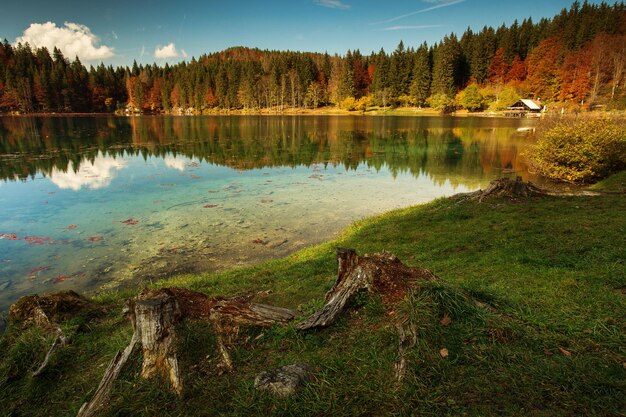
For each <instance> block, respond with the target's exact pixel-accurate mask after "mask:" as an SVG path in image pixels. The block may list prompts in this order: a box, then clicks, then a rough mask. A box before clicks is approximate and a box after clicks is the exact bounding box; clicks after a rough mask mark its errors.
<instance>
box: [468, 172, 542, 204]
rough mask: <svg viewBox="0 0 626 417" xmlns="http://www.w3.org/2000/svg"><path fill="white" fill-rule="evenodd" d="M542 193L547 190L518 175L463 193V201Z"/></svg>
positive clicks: (480, 200) (519, 196)
mask: <svg viewBox="0 0 626 417" xmlns="http://www.w3.org/2000/svg"><path fill="white" fill-rule="evenodd" d="M542 194H546V192H545V191H544V190H542V189H541V188H539V187H537V186H536V185H535V184H533V183H532V182H530V181H528V182H524V181H522V177H517V178H516V179H515V180H511V179H510V178H498V179H496V180H493V181H491V182H490V183H489V186H488V187H487V188H485V189H484V190H478V191H474V192H472V193H466V194H463V195H462V196H463V197H464V198H463V200H462V201H465V200H478V202H479V203H481V202H482V201H483V200H484V199H485V198H487V197H509V198H514V199H517V198H527V197H530V196H532V195H542Z"/></svg>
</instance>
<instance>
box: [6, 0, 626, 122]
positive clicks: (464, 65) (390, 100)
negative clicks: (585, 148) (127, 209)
mask: <svg viewBox="0 0 626 417" xmlns="http://www.w3.org/2000/svg"><path fill="white" fill-rule="evenodd" d="M625 67H626V7H625V5H624V2H620V3H615V4H613V5H610V4H607V3H601V4H589V3H587V2H584V3H583V4H580V3H579V2H578V1H576V2H574V3H573V5H572V6H571V7H570V8H569V9H563V10H562V11H561V13H560V14H558V15H557V16H554V17H553V18H552V19H547V18H544V19H541V20H540V21H538V22H533V21H532V19H531V18H527V19H524V20H523V21H522V22H521V23H519V22H518V21H515V22H514V23H513V24H511V25H509V26H505V25H502V26H500V27H498V28H493V27H487V26H485V27H483V28H482V29H481V30H480V31H474V30H472V29H471V28H468V29H467V30H466V31H465V32H464V33H463V34H462V35H461V36H460V37H459V36H458V35H456V34H454V33H452V34H449V35H447V36H445V37H444V38H443V39H442V40H441V41H440V42H438V43H436V44H434V45H427V44H426V43H422V44H420V45H417V46H408V47H407V46H406V45H405V44H404V42H402V41H401V42H400V43H399V45H398V46H397V48H396V49H395V50H394V51H393V52H390V53H389V52H386V51H384V50H383V49H380V51H379V52H372V53H371V54H370V55H363V54H362V53H361V52H360V51H359V50H349V51H347V52H346V54H345V55H344V56H340V55H337V54H335V55H329V54H327V53H324V54H322V53H307V52H293V51H268V50H259V49H252V48H247V47H234V48H229V49H227V50H225V51H222V52H218V53H212V54H207V55H202V56H200V57H199V58H197V59H196V58H192V59H191V60H190V61H189V62H185V61H183V62H181V63H178V64H176V65H169V64H167V63H166V64H165V65H164V66H159V65H157V64H152V65H138V64H137V63H136V62H134V63H133V65H132V66H131V67H117V68H113V66H111V65H109V66H105V65H104V64H103V63H100V64H99V65H97V66H89V68H87V67H86V66H85V65H84V64H83V63H82V62H81V61H80V60H79V59H78V57H75V58H74V60H70V59H69V57H65V56H63V54H62V53H61V52H60V51H59V50H58V49H56V48H55V49H54V50H53V51H48V50H47V49H45V48H38V49H33V48H32V47H31V46H30V45H28V44H24V45H22V44H17V45H11V44H9V42H8V41H7V40H4V42H3V43H0V112H3V113H13V114H20V113H101V112H120V113H124V112H125V113H156V114H159V113H167V114H206V113H212V112H219V111H228V110H233V109H238V110H243V111H259V110H261V109H266V110H270V111H276V112H282V111H284V110H287V109H316V108H319V107H323V106H337V107H340V108H343V109H346V110H362V111H365V110H367V109H369V108H372V107H375V106H377V107H382V108H390V107H432V108H434V109H435V110H438V111H441V112H448V111H453V110H456V109H459V108H463V109H467V110H469V111H479V110H491V111H498V110H503V109H505V108H506V106H508V105H510V104H512V103H513V102H515V101H516V100H517V99H518V98H534V99H539V100H541V101H542V102H544V103H545V104H547V105H548V106H549V107H558V108H559V109H560V108H567V109H568V110H573V111H578V110H595V109H622V110H623V109H626V88H625V87H626V76H625V73H626V68H625Z"/></svg>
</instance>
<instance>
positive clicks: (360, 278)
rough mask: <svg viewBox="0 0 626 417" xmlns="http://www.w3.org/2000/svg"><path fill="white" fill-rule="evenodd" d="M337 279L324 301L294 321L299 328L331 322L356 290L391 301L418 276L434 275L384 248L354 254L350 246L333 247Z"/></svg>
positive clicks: (399, 296) (396, 300)
mask: <svg viewBox="0 0 626 417" xmlns="http://www.w3.org/2000/svg"><path fill="white" fill-rule="evenodd" d="M337 268H338V271H339V272H338V275H337V280H336V281H335V285H334V286H333V288H332V289H331V290H330V291H329V292H328V293H327V294H326V304H325V305H324V307H322V309H320V310H319V311H317V312H316V313H314V314H313V315H312V316H311V317H309V318H308V319H306V320H305V321H303V322H302V323H300V324H298V326H297V328H298V329H300V330H307V329H312V328H319V327H326V326H329V325H330V324H332V323H334V322H335V321H336V320H337V317H338V316H339V315H340V314H341V312H342V311H343V309H344V307H345V306H346V304H347V302H348V300H349V299H350V298H351V297H352V296H353V295H355V294H356V293H358V292H359V291H369V292H373V293H377V294H380V296H381V297H382V299H383V302H384V303H385V304H387V305H393V304H395V303H397V302H398V301H400V300H402V299H403V298H404V297H405V296H406V295H407V294H408V293H409V292H410V291H411V290H413V289H414V288H416V286H417V284H418V282H419V281H420V280H429V279H434V278H435V276H434V274H433V273H432V272H430V271H429V270H428V269H423V268H409V267H407V266H405V265H404V264H403V263H402V262H400V260H399V259H398V258H397V257H396V256H394V255H392V254H389V253H387V252H380V253H375V254H373V255H364V256H358V255H357V254H356V252H355V251H354V250H353V249H341V248H339V249H337Z"/></svg>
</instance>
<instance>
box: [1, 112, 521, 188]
mask: <svg viewBox="0 0 626 417" xmlns="http://www.w3.org/2000/svg"><path fill="white" fill-rule="evenodd" d="M517 123H520V122H519V121H511V120H503V119H474V118H451V117H448V118H443V117H441V118H440V117H421V118H420V117H402V118H386V117H380V118H370V117H367V118H366V117H354V118H353V117H252V116H250V117H246V116H231V117H131V118H120V117H112V116H100V117H41V118H23V117H17V118H15V117H5V118H0V178H2V179H4V180H15V179H25V178H28V177H34V176H35V175H36V174H38V173H40V174H42V175H45V176H49V175H50V174H51V172H53V170H56V171H64V172H67V170H68V169H69V168H70V167H71V169H73V170H74V171H78V170H79V169H80V165H81V163H83V162H85V161H90V162H91V163H93V162H94V160H95V158H96V157H97V156H98V155H99V154H100V155H104V156H110V157H114V158H117V157H123V156H129V155H133V156H137V155H141V156H143V157H144V158H148V157H161V158H163V157H166V156H168V155H169V156H172V155H173V156H185V157H188V158H196V159H198V160H200V161H206V162H209V163H212V164H218V165H225V166H229V167H232V168H235V169H253V168H266V167H283V166H287V167H295V166H309V165H312V164H320V163H321V164H332V165H334V166H343V167H345V168H346V169H356V168H357V167H358V166H359V165H360V164H363V163H364V164H366V165H367V166H368V167H369V168H371V169H375V170H380V169H382V168H385V167H386V168H388V169H389V170H390V171H391V173H392V174H393V175H394V176H396V175H398V174H400V173H405V172H410V173H411V174H413V175H415V176H417V175H420V174H425V175H428V176H430V177H431V178H432V179H433V180H434V181H435V182H437V183H442V182H445V181H447V180H448V181H451V183H452V184H453V185H458V184H464V185H467V186H470V187H472V186H477V185H478V184H480V183H482V182H484V181H485V180H486V179H489V178H493V177H494V176H498V175H499V174H500V173H501V172H502V171H503V170H505V171H518V172H521V173H523V172H525V167H524V164H523V162H522V158H521V156H520V149H521V147H522V146H523V145H524V144H525V142H526V141H527V140H528V138H527V137H525V136H520V135H519V134H518V133H517V130H516V127H517Z"/></svg>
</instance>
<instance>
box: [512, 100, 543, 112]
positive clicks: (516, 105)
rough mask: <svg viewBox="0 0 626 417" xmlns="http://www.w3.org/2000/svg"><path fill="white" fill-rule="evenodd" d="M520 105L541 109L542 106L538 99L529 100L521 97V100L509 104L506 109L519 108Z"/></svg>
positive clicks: (531, 108)
mask: <svg viewBox="0 0 626 417" xmlns="http://www.w3.org/2000/svg"><path fill="white" fill-rule="evenodd" d="M520 107H525V108H527V109H528V110H541V109H542V108H543V105H542V104H541V103H539V102H538V101H535V100H530V99H525V98H523V99H521V100H517V101H516V102H515V103H513V104H511V105H510V106H509V107H508V109H509V110H512V109H515V110H517V109H520Z"/></svg>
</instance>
